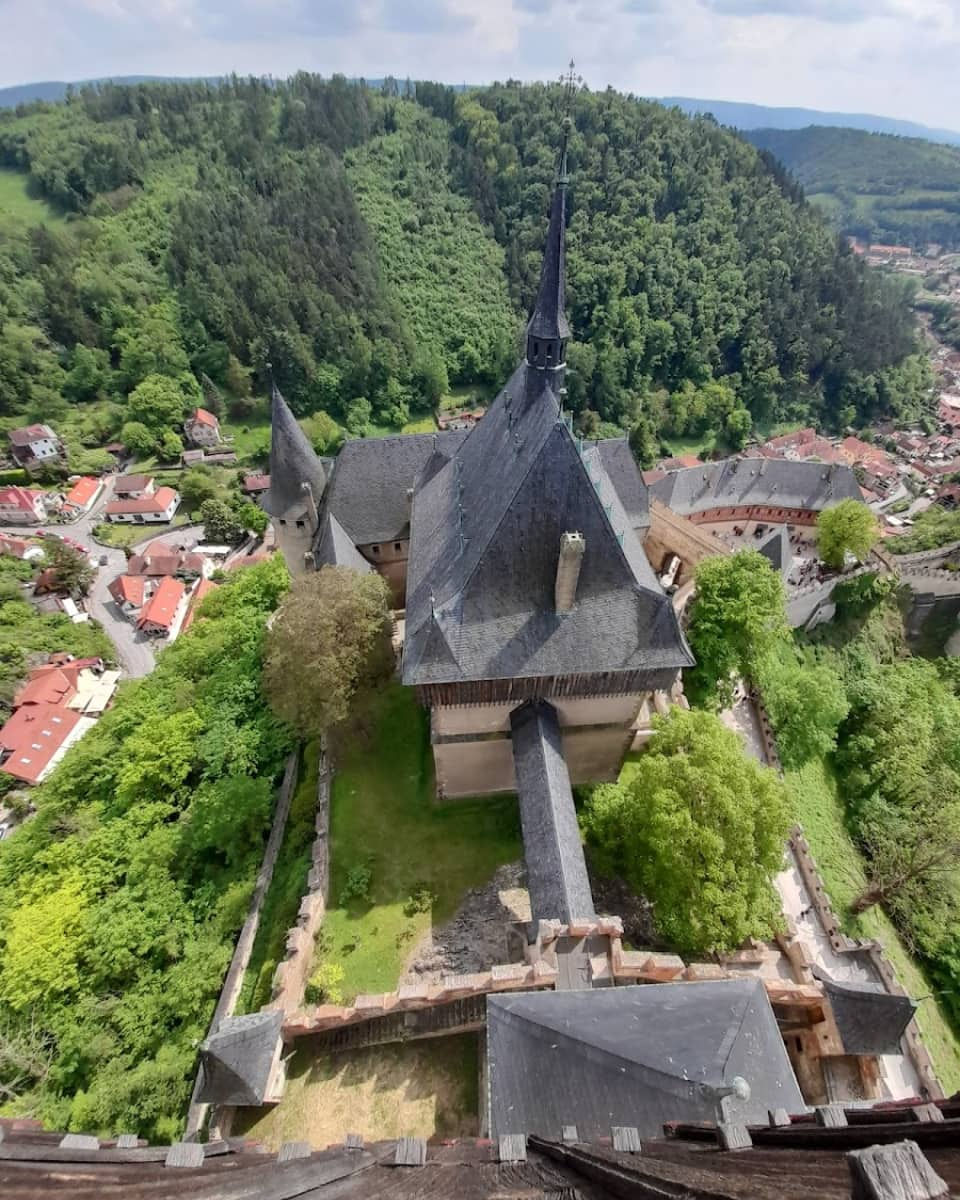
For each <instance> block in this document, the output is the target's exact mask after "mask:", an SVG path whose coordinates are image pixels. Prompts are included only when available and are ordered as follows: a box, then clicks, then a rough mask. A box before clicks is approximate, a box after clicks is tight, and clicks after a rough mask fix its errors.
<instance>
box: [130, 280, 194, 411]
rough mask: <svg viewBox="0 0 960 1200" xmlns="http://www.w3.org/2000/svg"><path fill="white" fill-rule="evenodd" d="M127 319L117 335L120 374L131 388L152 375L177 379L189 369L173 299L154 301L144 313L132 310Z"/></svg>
mask: <svg viewBox="0 0 960 1200" xmlns="http://www.w3.org/2000/svg"><path fill="white" fill-rule="evenodd" d="M128 322H129V323H127V324H124V325H122V326H121V327H120V328H119V329H118V330H117V335H116V346H117V348H118V350H119V352H120V374H121V376H122V377H123V380H124V382H125V383H126V385H127V387H128V388H136V387H137V385H138V384H140V383H142V382H143V381H144V380H145V379H148V378H149V377H150V376H151V375H160V376H169V377H171V378H177V377H178V376H180V375H182V374H183V373H184V372H186V371H189V369H190V360H189V359H188V357H187V352H186V350H184V348H183V342H182V341H181V339H180V333H179V331H178V329H177V318H176V313H175V311H174V306H173V304H172V302H171V301H170V300H163V301H161V302H159V303H157V304H152V305H150V307H149V308H148V309H147V310H146V311H145V312H138V313H130V314H129V315H128ZM148 424H149V422H148ZM160 424H169V422H160Z"/></svg>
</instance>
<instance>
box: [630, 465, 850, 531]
mask: <svg viewBox="0 0 960 1200" xmlns="http://www.w3.org/2000/svg"><path fill="white" fill-rule="evenodd" d="M650 492H651V494H652V495H654V496H656V498H657V499H658V500H662V501H663V503H664V504H666V505H667V507H668V508H672V509H673V511H674V512H678V513H680V514H681V516H684V517H688V516H690V515H691V514H692V513H698V512H703V511H704V510H706V509H708V508H724V507H728V506H730V507H733V506H737V505H746V504H764V505H771V506H773V507H782V508H799V509H813V510H815V511H819V510H820V509H824V508H829V507H830V506H831V505H834V504H836V503H838V501H840V500H846V499H853V500H859V499H861V496H860V488H859V486H858V485H857V481H856V479H855V478H854V474H853V472H852V471H851V470H850V468H849V467H844V466H840V465H837V464H833V465H829V466H827V465H824V464H823V463H817V462H791V461H790V460H788V459H782V458H769V459H747V458H728V459H725V460H724V461H723V462H719V463H704V464H702V465H701V466H699V467H689V468H687V469H686V470H683V471H670V472H669V473H668V474H667V475H666V476H665V477H664V478H663V479H658V480H656V481H655V482H653V483H651V486H650Z"/></svg>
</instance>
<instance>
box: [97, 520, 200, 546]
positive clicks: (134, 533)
mask: <svg viewBox="0 0 960 1200" xmlns="http://www.w3.org/2000/svg"><path fill="white" fill-rule="evenodd" d="M189 524H190V517H189V516H188V515H187V514H186V513H177V515H176V516H175V517H174V518H173V520H172V521H170V522H169V523H168V524H163V523H159V524H157V525H114V524H113V523H112V522H110V521H102V522H101V523H100V524H99V525H97V526H96V527H95V530H96V541H98V542H102V543H103V544H104V545H106V546H114V547H116V548H118V549H120V550H132V549H133V547H134V546H136V545H138V544H139V543H140V542H145V541H148V540H149V539H150V538H155V537H163V535H164V534H165V533H172V532H173V531H174V530H176V529H180V528H181V527H182V526H184V525H189Z"/></svg>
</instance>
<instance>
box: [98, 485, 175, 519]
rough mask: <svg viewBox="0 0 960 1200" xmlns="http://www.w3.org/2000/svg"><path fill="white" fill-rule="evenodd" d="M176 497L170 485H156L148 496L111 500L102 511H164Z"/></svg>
mask: <svg viewBox="0 0 960 1200" xmlns="http://www.w3.org/2000/svg"><path fill="white" fill-rule="evenodd" d="M177 499H179V497H178V494H177V493H176V492H175V491H174V490H173V488H172V487H158V488H157V490H156V491H155V492H151V493H150V495H149V496H135V497H131V498H130V499H129V500H111V501H110V503H109V504H108V505H107V507H106V509H105V510H104V511H105V512H106V513H107V514H112V513H146V512H164V511H165V510H166V509H167V508H169V506H170V505H171V504H172V503H173V502H174V501H175V500H177Z"/></svg>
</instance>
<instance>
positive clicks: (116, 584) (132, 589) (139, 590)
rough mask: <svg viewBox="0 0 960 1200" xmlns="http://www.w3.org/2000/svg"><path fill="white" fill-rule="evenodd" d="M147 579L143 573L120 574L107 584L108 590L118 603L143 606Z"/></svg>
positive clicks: (137, 606) (136, 606)
mask: <svg viewBox="0 0 960 1200" xmlns="http://www.w3.org/2000/svg"><path fill="white" fill-rule="evenodd" d="M145 589H146V579H145V578H144V577H143V576H142V575H118V576H117V577H116V579H112V580H111V581H110V583H109V584H108V585H107V591H108V592H109V593H110V595H111V596H112V597H113V599H114V600H116V602H117V603H118V604H130V605H132V606H133V607H134V608H142V607H143V599H144V592H145Z"/></svg>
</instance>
